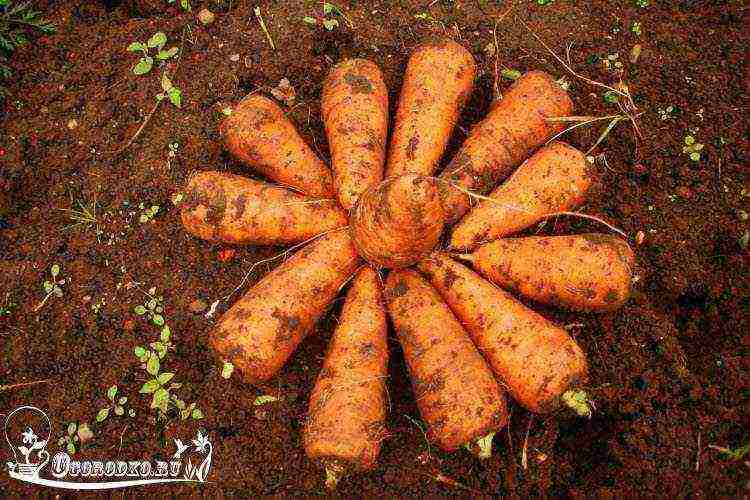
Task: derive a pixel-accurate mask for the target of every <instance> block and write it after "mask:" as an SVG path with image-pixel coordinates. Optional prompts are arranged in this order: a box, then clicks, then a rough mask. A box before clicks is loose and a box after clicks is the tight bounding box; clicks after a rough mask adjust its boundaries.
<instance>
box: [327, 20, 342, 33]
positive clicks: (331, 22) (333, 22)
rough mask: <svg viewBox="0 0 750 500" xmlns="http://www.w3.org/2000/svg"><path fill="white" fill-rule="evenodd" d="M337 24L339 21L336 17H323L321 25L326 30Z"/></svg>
mask: <svg viewBox="0 0 750 500" xmlns="http://www.w3.org/2000/svg"><path fill="white" fill-rule="evenodd" d="M338 25H339V22H338V21H337V20H336V19H323V26H325V28H326V29H327V30H328V31H331V30H333V28H335V27H336V26H338Z"/></svg>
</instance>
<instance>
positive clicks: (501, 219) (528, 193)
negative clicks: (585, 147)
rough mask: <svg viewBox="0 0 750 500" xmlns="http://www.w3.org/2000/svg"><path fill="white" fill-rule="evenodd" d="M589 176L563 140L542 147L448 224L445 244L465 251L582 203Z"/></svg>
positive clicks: (587, 166)
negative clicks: (486, 197) (454, 222)
mask: <svg viewBox="0 0 750 500" xmlns="http://www.w3.org/2000/svg"><path fill="white" fill-rule="evenodd" d="M594 180H595V170H594V168H593V165H592V164H591V163H589V162H588V160H586V157H585V156H584V154H583V153H581V152H580V151H578V150H577V149H575V148H573V147H571V146H568V145H567V144H565V143H563V142H553V143H552V144H550V145H549V146H545V147H543V148H542V149H540V150H539V151H537V152H536V154H534V156H532V157H531V158H529V159H528V160H526V162H524V163H523V165H521V166H520V167H519V168H518V170H516V171H515V172H514V173H513V175H512V176H511V177H510V179H508V180H507V181H505V182H504V183H503V184H501V185H500V186H498V187H497V188H496V189H495V190H494V191H493V192H492V194H490V196H489V198H491V199H490V200H482V201H480V202H479V204H478V205H477V206H476V207H474V208H473V209H472V210H471V211H470V212H469V213H468V214H466V216H465V217H464V218H463V219H462V220H461V222H459V223H458V224H457V225H456V226H455V227H454V228H453V233H452V234H451V239H450V245H451V247H452V248H453V249H456V250H468V249H472V248H474V247H476V246H477V245H478V244H480V243H482V242H486V241H492V240H494V239H497V238H499V237H501V236H507V235H510V234H513V233H516V232H518V231H520V230H522V229H526V228H527V227H530V226H532V225H534V224H536V223H537V222H539V221H541V220H542V219H544V217H545V216H548V215H549V214H551V213H555V212H564V211H568V210H570V209H571V208H574V207H576V206H578V205H580V204H581V203H583V201H584V198H585V195H586V192H587V191H588V189H589V188H590V187H591V185H592V184H593V182H594Z"/></svg>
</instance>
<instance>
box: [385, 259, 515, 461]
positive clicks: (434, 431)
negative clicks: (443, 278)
mask: <svg viewBox="0 0 750 500" xmlns="http://www.w3.org/2000/svg"><path fill="white" fill-rule="evenodd" d="M385 296H386V300H387V302H388V312H389V313H390V316H391V320H392V321H393V327H394V329H395V331H396V335H397V337H398V340H399V342H400V343H401V347H402V348H403V350H404V358H405V359H406V362H407V364H408V366H409V374H410V375H411V381H412V387H413V389H414V395H415V398H416V400H417V405H418V406H419V412H420V413H421V415H422V418H423V419H424V420H425V422H426V423H427V426H428V433H427V437H428V439H430V440H431V441H435V442H436V443H437V444H438V445H439V446H440V447H441V448H442V449H443V450H445V451H452V450H455V449H456V448H458V447H459V446H462V445H470V446H473V445H474V443H476V445H477V446H478V447H479V456H480V458H486V457H488V456H489V454H490V452H491V449H492V448H491V445H492V436H493V435H494V434H495V432H497V431H498V430H499V429H501V428H502V427H503V426H505V424H506V422H507V419H508V412H507V408H506V406H505V396H504V394H503V391H502V390H501V389H500V386H499V385H498V383H497V381H496V380H495V378H494V377H493V375H492V372H491V371H490V368H489V367H488V366H487V363H486V362H485V361H484V359H482V356H481V354H479V351H477V349H476V347H474V345H473V344H472V342H471V340H470V339H469V336H468V334H467V333H466V331H465V330H464V329H463V327H462V326H461V323H459V322H458V320H456V318H455V317H454V316H453V313H451V311H450V309H449V308H448V306H447V305H445V302H443V300H442V299H441V298H440V295H438V293H437V291H435V289H434V288H433V287H432V286H430V284H429V283H428V282H427V281H425V279H424V278H422V277H421V276H420V275H419V273H417V272H416V271H413V270H410V269H405V270H399V271H393V272H391V273H390V275H389V276H388V280H387V282H386V292H385Z"/></svg>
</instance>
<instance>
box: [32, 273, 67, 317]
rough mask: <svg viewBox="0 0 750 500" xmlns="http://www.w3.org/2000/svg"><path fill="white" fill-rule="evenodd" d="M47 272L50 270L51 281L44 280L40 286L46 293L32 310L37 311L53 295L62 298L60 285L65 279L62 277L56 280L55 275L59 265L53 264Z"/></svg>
mask: <svg viewBox="0 0 750 500" xmlns="http://www.w3.org/2000/svg"><path fill="white" fill-rule="evenodd" d="M49 272H50V275H51V276H52V281H49V280H45V281H44V283H42V288H43V289H44V291H45V292H46V293H47V295H45V296H44V298H43V299H42V301H41V302H40V303H39V305H37V306H36V308H35V309H34V311H38V310H39V309H41V308H42V307H43V306H44V304H45V303H46V302H47V300H48V299H49V298H50V297H51V296H53V295H54V296H55V297H57V298H58V299H59V298H62V296H63V291H62V288H61V287H62V285H64V284H65V280H64V279H61V280H60V281H58V280H57V276H58V275H59V274H60V266H59V265H57V264H54V265H53V266H52V267H51V268H50V271H49Z"/></svg>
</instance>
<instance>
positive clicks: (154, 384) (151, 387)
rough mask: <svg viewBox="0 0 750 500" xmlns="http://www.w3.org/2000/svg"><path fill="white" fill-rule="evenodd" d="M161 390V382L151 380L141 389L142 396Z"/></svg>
mask: <svg viewBox="0 0 750 500" xmlns="http://www.w3.org/2000/svg"><path fill="white" fill-rule="evenodd" d="M158 388H159V381H158V380H156V379H152V380H149V381H148V382H146V383H145V384H143V386H142V387H141V391H140V392H141V394H151V393H152V392H154V391H155V390H156V389H158Z"/></svg>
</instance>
